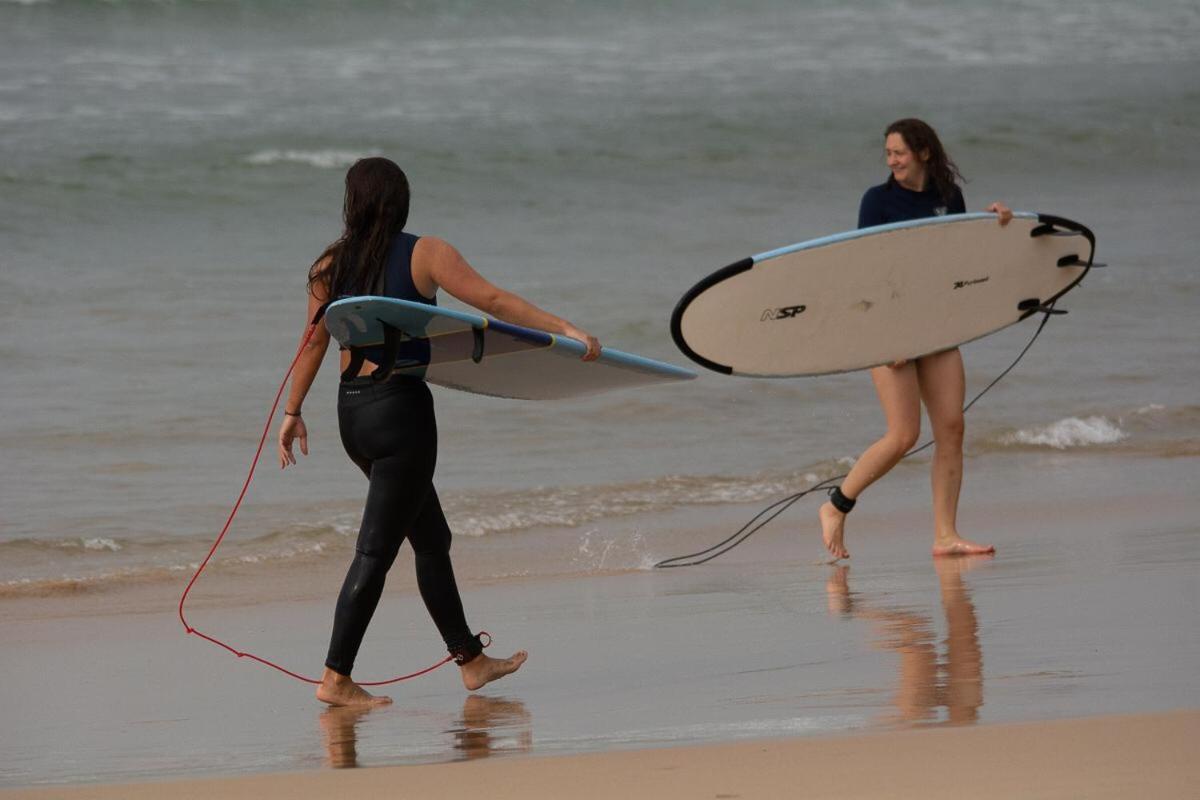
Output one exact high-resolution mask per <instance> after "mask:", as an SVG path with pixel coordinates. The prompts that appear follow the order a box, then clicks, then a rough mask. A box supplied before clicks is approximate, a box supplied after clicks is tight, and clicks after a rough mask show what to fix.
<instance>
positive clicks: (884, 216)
mask: <svg viewBox="0 0 1200 800" xmlns="http://www.w3.org/2000/svg"><path fill="white" fill-rule="evenodd" d="M966 210H967V206H966V204H965V203H964V202H963V196H962V192H961V191H960V190H959V188H958V187H957V186H955V187H954V196H953V197H952V198H950V201H949V202H947V201H946V200H945V199H943V198H942V196H941V195H940V194H938V192H937V189H935V188H934V187H933V185H932V184H930V185H929V186H926V187H925V191H923V192H914V191H913V190H911V189H905V188H904V187H903V186H901V185H900V184H898V183H896V180H895V178H891V177H889V178H888V179H887V182H886V183H881V184H879V185H878V186H872V187H871V188H870V189H867V191H866V192H865V193H864V194H863V197H862V203H860V204H859V206H858V227H860V228H870V227H872V226H874V225H886V224H888V223H889V222H907V221H908V220H910V219H925V218H926V217H940V216H943V215H945V214H964V213H966Z"/></svg>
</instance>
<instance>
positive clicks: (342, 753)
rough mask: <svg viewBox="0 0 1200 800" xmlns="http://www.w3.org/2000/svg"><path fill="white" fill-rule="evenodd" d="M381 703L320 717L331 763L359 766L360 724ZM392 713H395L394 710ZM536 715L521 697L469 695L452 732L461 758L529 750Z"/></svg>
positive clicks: (328, 711) (333, 710) (334, 710)
mask: <svg viewBox="0 0 1200 800" xmlns="http://www.w3.org/2000/svg"><path fill="white" fill-rule="evenodd" d="M380 708H381V707H380V706H357V707H342V708H327V709H325V711H323V712H322V713H321V716H320V717H319V718H318V719H319V722H320V725H321V735H322V737H323V738H324V740H325V751H326V754H327V755H328V763H329V766H331V767H333V768H334V769H345V768H347V767H357V766H358V731H357V728H358V723H359V721H360V720H361V719H362V718H363V717H364V716H366V715H367V714H369V713H371V712H372V711H377V710H379V709H380ZM392 713H395V711H394V710H393V711H392ZM532 720H533V717H532V716H531V715H530V713H529V712H528V711H527V710H526V709H525V704H524V703H522V702H521V701H520V700H510V699H508V698H505V697H487V696H485V695H479V694H472V695H468V696H467V699H466V700H465V701H463V707H462V716H461V717H460V718H459V720H458V722H457V724H456V725H455V726H454V727H452V728H450V730H449V731H447V732H448V733H450V734H451V735H452V737H453V746H454V750H455V751H456V754H457V757H458V758H459V759H462V760H465V759H473V758H486V757H487V756H490V755H492V754H493V753H496V752H501V751H503V752H521V753H524V752H528V751H529V750H530V749H531V748H532V747H533V725H532Z"/></svg>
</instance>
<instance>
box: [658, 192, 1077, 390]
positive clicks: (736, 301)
mask: <svg viewBox="0 0 1200 800" xmlns="http://www.w3.org/2000/svg"><path fill="white" fill-rule="evenodd" d="M1095 244H1096V240H1095V237H1094V236H1093V235H1092V232H1091V231H1090V230H1088V229H1087V228H1085V227H1084V226H1083V225H1080V224H1079V223H1077V222H1072V221H1071V220H1067V219H1063V218H1061V217H1053V216H1049V215H1046V214H1033V213H1028V212H1018V213H1016V214H1015V215H1014V218H1013V220H1012V221H1011V222H1009V224H1008V225H1006V226H1004V227H1001V226H1000V225H999V224H998V223H997V222H996V215H995V214H982V213H980V214H954V215H950V216H944V217H932V218H929V219H921V220H914V221H911V222H901V223H895V224H892V225H881V226H878V227H874V228H863V229H861V230H857V231H851V232H848V233H842V234H838V235H836V236H829V237H825V238H823V239H814V240H812V241H809V242H802V243H800V244H795V245H791V246H790V247H783V248H780V249H778V250H772V251H770V252H766V253H762V254H760V255H757V256H753V257H751V258H746V259H743V260H741V261H738V262H737V263H734V264H731V265H729V266H728V267H725V268H724V269H722V270H719V271H717V272H714V273H713V274H712V275H709V276H708V277H707V278H705V279H704V280H702V281H700V282H699V283H697V284H696V285H695V286H694V287H692V289H691V290H689V291H688V292H687V294H685V295H684V296H683V298H682V299H681V300H680V301H679V304H678V305H677V306H676V307H675V312H674V314H672V316H671V335H672V337H673V338H674V339H675V343H676V344H677V345H678V346H679V349H680V350H682V351H683V352H684V354H686V355H687V356H688V357H689V358H691V359H692V360H693V361H695V362H696V363H698V364H701V365H702V366H705V367H707V368H709V369H712V370H715V371H717V372H722V373H725V374H733V375H747V376H760V377H792V376H799V375H821V374H826V373H832V372H849V371H851V370H857V369H864V368H866V367H873V366H877V365H880V364H889V363H892V362H895V361H899V360H901V359H913V358H919V357H921V356H923V355H929V354H930V353H936V352H939V351H942V350H947V349H949V348H951V347H956V346H958V345H960V344H964V343H966V342H970V341H972V340H974V339H978V338H980V337H981V336H986V335H987V334H989V333H992V332H994V331H998V330H1000V329H1001V328H1004V327H1007V326H1009V325H1012V324H1013V323H1015V322H1018V321H1020V320H1022V319H1025V318H1026V317H1028V316H1030V315H1032V314H1035V313H1037V311H1038V310H1039V309H1041V308H1044V307H1046V305H1047V304H1048V303H1051V302H1053V301H1055V300H1057V299H1058V298H1059V297H1061V296H1062V295H1063V294H1064V293H1065V292H1067V291H1068V290H1069V289H1071V288H1072V287H1074V286H1075V285H1077V284H1078V283H1079V281H1081V280H1082V279H1083V276H1084V275H1085V274H1086V273H1087V271H1088V270H1089V269H1090V268H1091V266H1092V257H1093V255H1094V253H1095Z"/></svg>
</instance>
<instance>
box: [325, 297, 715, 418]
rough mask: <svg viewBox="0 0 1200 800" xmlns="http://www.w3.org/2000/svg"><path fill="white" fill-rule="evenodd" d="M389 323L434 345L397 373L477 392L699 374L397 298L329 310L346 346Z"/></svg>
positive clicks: (569, 392) (510, 393)
mask: <svg viewBox="0 0 1200 800" xmlns="http://www.w3.org/2000/svg"><path fill="white" fill-rule="evenodd" d="M385 323H386V325H388V326H390V327H391V328H392V330H393V331H394V332H396V333H398V334H399V335H400V336H401V337H403V338H413V339H427V340H428V342H429V358H428V362H427V363H412V362H408V363H404V362H401V363H398V364H397V365H396V368H395V370H394V373H396V374H405V375H412V376H414V377H418V378H422V379H424V380H426V381H428V382H429V383H434V384H438V385H440V386H447V387H449V388H452V389H461V390H463V391H466V392H475V393H476V394H485V395H491V396H494V397H510V398H517V399H524V400H551V399H558V398H563V397H575V396H578V395H586V394H596V393H598V392H606V391H610V390H612V389H623V388H628V387H634V386H646V385H650V384H655V383H667V382H671V381H686V380H691V379H692V378H695V377H696V373H694V372H692V371H691V370H689V369H683V368H681V367H677V366H675V365H673V364H667V363H665V362H662V361H655V360H654V359H651V358H644V357H642V356H637V355H633V354H632V353H623V352H621V351H620V350H613V349H611V348H608V347H605V348H602V349H601V352H600V357H599V358H598V359H596V360H595V361H583V360H581V359H580V356H582V355H583V354H584V353H586V352H587V348H586V347H585V346H584V344H583V343H582V342H577V341H575V340H574V339H569V338H567V337H565V336H556V335H554V334H551V333H546V332H544V331H539V330H534V329H532V328H523V327H521V326H519V325H509V324H508V323H506V322H500V321H499V320H495V319H491V318H490V317H484V316H481V315H479V314H471V313H467V312H463V311H456V310H454V309H450V308H439V307H438V306H431V305H426V304H424V303H413V302H409V301H407V300H397V299H395V298H391V297H350V298H346V299H344V300H339V301H337V302H336V303H332V304H330V306H329V308H328V309H327V311H326V312H325V326H326V327H327V328H328V329H329V332H330V335H332V336H333V338H334V339H336V340H337V341H338V343H339V344H341V345H342V346H344V347H350V348H357V347H367V346H372V345H382V344H384V343H385V341H386V329H385Z"/></svg>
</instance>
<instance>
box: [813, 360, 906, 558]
mask: <svg viewBox="0 0 1200 800" xmlns="http://www.w3.org/2000/svg"><path fill="white" fill-rule="evenodd" d="M871 380H872V381H873V382H874V383H875V393H876V394H877V395H879V405H880V406H882V407H883V415H884V417H885V419H886V420H887V432H886V433H885V434H884V435H883V436H882V438H880V439H879V440H878V441H877V442H875V443H874V444H873V445H871V446H870V447H868V448H867V449H866V451H865V452H864V453H863V454H862V455H861V456H859V459H858V461H856V462H854V466H853V468H851V470H850V473H849V474H848V475H847V476H846V479H845V480H843V481H842V494H844V495H846V497H848V498H851V499H854V498H856V497H858V495H859V493H861V492H862V491H863V490H864V489H866V488H867V487H868V486H870V485H871V484H872V483H874V482H875V481H877V480H879V479H880V478H882V477H883V476H884V475H886V474H887V473H888V470H890V469H891V468H892V467H894V466H896V462H898V461H899V460H900V459H901V458H903V457H904V454H905V453H907V452H908V451H909V450H910V449H911V448H912V446H913V444H915V443H916V441H917V436H919V435H920V433H921V390H920V385H919V383H918V381H917V367H916V364H913V363H912V362H909V363H906V364H904V365H903V366H899V367H875V368H874V369H873V370H871ZM817 513H818V515H819V516H820V518H821V537H822V539H823V540H824V542H825V549H827V550H828V551H829V552H830V554H831V555H832V556H833V557H834V558H849V557H850V553H849V552H847V550H846V546H845V544H844V543H843V538H844V536H845V530H844V528H845V520H846V515H845V514H843V513H842V512H841V511H838V510H837V509H836V508H834V507H833V504H832V503H828V502H826V503H824V504H823V505H822V506H821V509H820V511H818V512H817Z"/></svg>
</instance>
